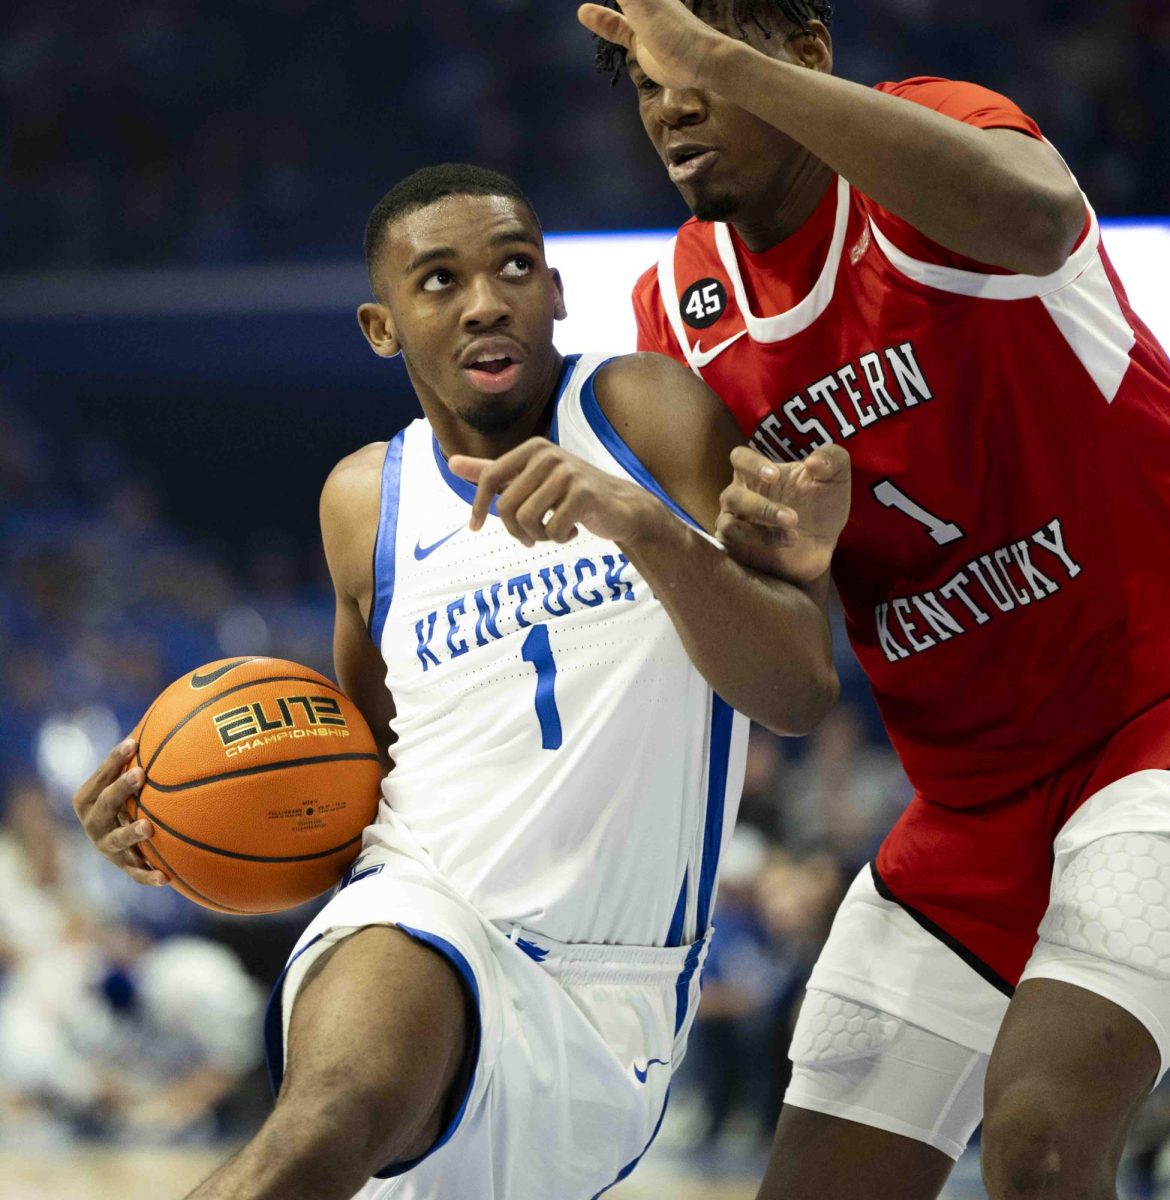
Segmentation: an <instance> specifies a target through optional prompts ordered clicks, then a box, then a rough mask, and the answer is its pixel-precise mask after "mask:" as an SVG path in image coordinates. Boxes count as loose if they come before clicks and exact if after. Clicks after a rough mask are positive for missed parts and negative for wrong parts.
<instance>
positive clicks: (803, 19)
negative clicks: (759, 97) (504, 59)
mask: <svg viewBox="0 0 1170 1200" xmlns="http://www.w3.org/2000/svg"><path fill="white" fill-rule="evenodd" d="M723 2H724V3H727V2H728V0H723ZM729 2H730V8H731V19H732V20H733V21H734V22H735V25H736V28H737V29H738V30H739V35H740V37H746V36H747V27H748V26H749V25H754V26H755V27H756V28H757V29H758V30H759V31H760V32H761V33H762V34H763V35H764V37H765V38H770V37H771V36H772V29H770V28H769V26H768V24H767V23H766V22H768V21H769V20H771V21H772V22H775V20H776V19H777V18H780V19H782V20H785V21H788V22H789V23H791V24H793V25H795V26H796V27H797V29H799V30H801V31H802V32H804V33H811V32H812V30H811V29H810V28H809V22H810V21H820V22H821V23H822V24H824V25H828V24H830V22H831V21H832V20H833V5H832V3H831V0H729ZM683 3H685V4H686V5H687V7H688V8H690V10H691V12H693V13H694V14H695V15H696V16H698V17H702V16H703V15H704V14H705V13H708V12H718V11H719V8H720V0H683ZM604 4H605V7H606V8H617V7H618V5H617V3H615V0H604ZM593 41H594V58H593V62H594V65H595V66H596V68H597V69H598V70H599V71H602V72H603V73H605V74H606V75H609V76H610V77H611V79H612V81H613V82H614V83H617V81H618V79H619V78H620V77H621V73H622V69H623V68H624V66H625V62H626V52H625V50H624V49H623V48H622V47H621V46H617V45H614V43H613V42H607V41H606V40H605V38H601V37H595V38H594V39H593Z"/></svg>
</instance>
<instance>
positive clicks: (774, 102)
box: [578, 0, 1085, 275]
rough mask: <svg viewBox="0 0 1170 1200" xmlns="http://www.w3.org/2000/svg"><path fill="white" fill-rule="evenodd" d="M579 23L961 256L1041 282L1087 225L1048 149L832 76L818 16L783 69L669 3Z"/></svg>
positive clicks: (591, 7)
mask: <svg viewBox="0 0 1170 1200" xmlns="http://www.w3.org/2000/svg"><path fill="white" fill-rule="evenodd" d="M578 16H579V18H580V20H581V23H582V24H583V25H585V26H586V27H587V28H588V29H590V30H592V32H594V33H596V34H598V35H599V36H601V37H603V38H606V39H607V40H609V41H611V42H615V43H617V44H618V45H620V46H622V47H624V48H625V49H626V51H627V52H628V53H629V54H631V55H632V56H633V57H634V58H635V59H636V61H637V66H638V70H639V71H640V72H642V73H644V74H645V75H646V76H648V77H649V79H650V80H652V81H653V82H654V83H656V84H658V85H659V87H660V88H669V89H686V88H700V89H703V90H706V91H712V92H717V93H718V94H719V95H721V96H725V97H726V98H727V99H728V100H730V101H732V102H733V103H734V104H737V105H739V107H741V108H743V109H746V110H747V111H748V112H751V113H754V114H755V115H756V116H757V117H759V118H761V120H764V121H767V122H768V124H769V125H772V126H774V127H775V128H776V129H779V130H780V131H781V132H782V133H785V134H787V135H788V136H789V137H791V138H792V139H793V140H794V141H796V142H799V143H800V144H801V145H803V146H805V147H806V148H807V149H808V150H810V151H811V152H812V153H813V154H814V155H815V156H816V157H817V158H819V159H820V160H821V161H822V162H824V163H826V164H827V165H828V166H830V167H831V168H832V169H833V170H834V171H836V172H837V173H838V174H839V175H843V176H844V177H845V178H846V179H847V180H849V182H850V183H852V184H853V185H854V186H855V187H856V188H857V189H858V190H859V191H861V192H863V193H864V194H865V195H866V196H869V197H870V198H871V199H873V200H875V201H876V202H877V203H878V204H880V205H881V206H882V207H883V208H886V209H888V210H889V211H890V212H892V213H894V214H895V215H896V216H898V217H901V218H902V220H904V221H906V222H908V223H909V224H911V225H913V226H914V227H915V228H916V229H917V230H919V231H920V232H921V233H923V234H925V235H926V236H927V237H928V238H931V239H932V240H933V241H935V242H938V243H939V244H940V245H942V246H945V247H946V248H947V249H948V250H952V251H954V252H955V253H957V254H962V255H965V256H966V257H968V258H973V259H976V260H978V261H979V262H983V263H990V264H994V265H995V266H1000V267H1005V268H1007V269H1008V270H1011V271H1016V272H1019V273H1022V274H1032V275H1047V274H1050V273H1051V272H1053V271H1055V270H1057V269H1058V268H1059V267H1060V266H1062V265H1063V263H1064V261H1065V260H1066V258H1067V257H1068V255H1069V253H1070V252H1071V251H1072V248H1073V246H1074V245H1075V244H1076V240H1077V238H1078V237H1079V235H1080V233H1081V230H1082V229H1083V228H1084V223H1085V205H1084V201H1083V199H1082V197H1081V194H1080V191H1079V189H1078V188H1077V186H1076V183H1075V181H1074V180H1073V179H1072V177H1071V176H1070V175H1069V173H1068V170H1067V168H1066V167H1065V166H1064V164H1063V163H1062V162H1061V160H1060V157H1059V156H1058V155H1057V153H1056V151H1054V150H1053V149H1052V148H1051V147H1050V146H1048V145H1046V144H1045V143H1044V142H1040V141H1037V140H1036V139H1034V138H1031V137H1029V136H1027V135H1026V134H1021V133H1017V132H1015V131H1013V130H1009V129H989V130H982V129H977V128H974V127H973V126H970V125H965V124H963V123H962V122H960V121H955V120H952V119H951V118H950V117H946V116H943V115H942V114H941V113H937V112H934V111H932V110H930V109H928V108H925V107H923V106H922V105H920V104H915V103H913V102H911V101H907V100H903V99H900V98H898V97H895V96H888V95H885V94H883V93H881V92H877V91H874V90H873V89H872V88H868V87H863V86H862V85H860V84H856V83H851V82H849V81H848V80H844V79H838V78H835V77H834V76H833V75H831V74H830V73H829V71H830V68H831V65H832V52H831V49H830V44H829V39H828V34H827V32H826V30H825V28H824V26H823V25H821V24H820V23H819V22H816V21H814V22H811V23H810V28H811V29H812V30H813V33H812V34H806V33H798V34H797V35H796V36H795V37H794V38H793V39H792V41H791V42H790V47H791V49H792V50H793V51H794V61H780V60H778V59H775V58H771V57H769V56H768V55H766V54H762V53H760V52H759V51H758V50H755V49H753V48H752V47H751V46H749V45H747V44H746V43H744V42H742V41H739V40H737V39H735V38H732V37H728V36H727V35H726V34H723V33H720V32H718V31H717V30H714V29H712V28H711V27H710V26H709V25H706V24H705V23H704V22H703V21H701V20H699V18H698V17H696V16H695V15H694V14H693V13H692V12H691V11H690V9H689V8H688V7H687V6H686V5H685V4H679V3H678V0H623V3H622V12H620V13H619V12H614V11H612V10H610V9H606V8H602V7H601V6H600V5H597V4H585V5H582V7H581V9H580V11H579V13H578ZM809 68H812V69H809Z"/></svg>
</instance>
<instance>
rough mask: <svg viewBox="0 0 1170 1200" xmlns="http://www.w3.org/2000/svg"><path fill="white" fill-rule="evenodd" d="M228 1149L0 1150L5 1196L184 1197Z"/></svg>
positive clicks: (637, 1197)
mask: <svg viewBox="0 0 1170 1200" xmlns="http://www.w3.org/2000/svg"><path fill="white" fill-rule="evenodd" d="M226 1153H227V1152H226V1151H215V1152H212V1153H208V1152H205V1151H176V1150H127V1149H116V1150H62V1151H58V1152H56V1153H54V1152H51V1151H45V1152H44V1153H42V1154H38V1155H36V1156H33V1155H23V1154H19V1153H15V1152H13V1151H0V1200H180V1198H181V1197H182V1196H184V1195H186V1193H187V1192H188V1191H189V1190H190V1189H191V1188H193V1187H194V1186H195V1185H196V1184H197V1183H198V1182H199V1181H200V1180H201V1179H204V1178H205V1177H206V1176H207V1175H209V1174H210V1173H211V1171H212V1169H213V1168H214V1167H215V1166H216V1165H217V1164H218V1163H219V1162H221V1161H222V1159H223V1158H224V1157H226ZM755 1194H756V1192H755V1187H754V1186H752V1185H750V1184H749V1183H747V1182H744V1183H738V1184H737V1183H719V1182H714V1181H711V1180H707V1179H691V1180H688V1179H685V1178H681V1177H680V1176H678V1175H677V1174H674V1173H671V1172H669V1171H666V1170H664V1169H663V1168H660V1167H655V1166H652V1165H650V1164H646V1165H645V1166H644V1168H640V1169H639V1170H638V1172H637V1174H636V1175H634V1176H633V1177H632V1178H630V1179H628V1180H627V1181H626V1182H625V1183H623V1184H621V1185H619V1186H618V1187H616V1188H614V1190H613V1191H612V1192H610V1193H609V1195H611V1196H612V1197H613V1198H614V1200H754V1197H755ZM452 1200H457V1198H454V1197H453V1198H452ZM549 1200H558V1198H557V1197H552V1196H550V1197H549Z"/></svg>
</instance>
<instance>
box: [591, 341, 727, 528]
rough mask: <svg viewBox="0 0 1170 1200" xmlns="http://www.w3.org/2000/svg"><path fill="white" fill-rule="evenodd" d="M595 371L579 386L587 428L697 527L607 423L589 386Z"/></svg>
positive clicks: (633, 474)
mask: <svg viewBox="0 0 1170 1200" xmlns="http://www.w3.org/2000/svg"><path fill="white" fill-rule="evenodd" d="M612 361H613V360H612V359H606V362H612ZM604 366H605V363H602V364H601V365H600V366H599V367H598V368H597V371H600V370H601V368H602V367H604ZM597 371H594V372H593V374H592V375H590V376H589V378H588V379H587V380H586V381H585V385H584V386H583V387H582V388H581V411H582V412H583V413H584V414H585V420H586V421H588V422H589V428H590V429H592V430H593V433H594V435H595V436H596V438H597V440H598V441H599V442H601V444H602V445H603V446H604V447H605V448H606V449H607V450H608V451H609V452H610V454H612V455H613V456H614V458H616V459H617V461H618V462H619V463H621V465H622V468H623V469H624V470H625V472H626V474H627V475H629V476H630V478H631V479H633V480H635V481H636V482H637V483H639V484H640V485H641V486H642V487H644V488H645V489H646V491H648V492H649V493H650V494H651V495H652V496H657V497H658V499H659V500H661V501H662V503H663V504H665V505H666V507H667V508H669V509H670V511H671V512H672V513H674V515H675V516H676V517H680V518H681V519H682V520H684V521H686V523H687V524H688V525H692V526H694V528H695V529H699V530H701V529H702V528H703V527H702V525H700V524H699V522H698V521H696V520H695V518H694V517H692V516H691V515H690V513H688V512H685V511H684V510H683V509H681V508H680V507H679V506H678V505H677V504H676V503H675V502H674V501H673V500H672V499H671V498H670V497H669V496H668V495H667V494H666V491H665V490H664V488H663V487H662V485H661V484H660V483H659V482H658V480H657V479H655V478H654V476H653V475H651V474H650V472H649V471H648V470H647V469H646V467H645V465H644V464H643V463H642V461H641V459H639V458H638V456H637V455H636V454H635V453H634V452H633V450H631V449H630V448H629V446H627V445H626V443H625V442H624V441H622V437H621V434H619V433H618V431H617V430H616V429H614V427H613V426H612V425H611V424H610V423H609V418H608V417H607V416H606V415H605V413H603V412H602V411H601V405H600V404H598V402H597V393H596V391H595V390H594V386H593V385H594V381H595V380H596V379H597Z"/></svg>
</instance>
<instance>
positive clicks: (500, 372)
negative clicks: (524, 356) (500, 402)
mask: <svg viewBox="0 0 1170 1200" xmlns="http://www.w3.org/2000/svg"><path fill="white" fill-rule="evenodd" d="M463 370H464V371H465V372H466V375H467V379H468V381H469V382H470V383H471V386H472V387H473V388H475V390H476V391H478V392H487V393H489V394H494V393H498V392H506V391H508V389H509V388H511V387H512V386H513V385H514V384H515V382H516V379H517V377H518V376H519V374H520V370H521V363H519V362H518V361H517V360H516V359H514V358H512V357H511V356H510V355H507V354H490V355H489V354H485V355H483V356H482V357H480V358H477V359H475V360H474V361H472V362H470V363H468V364H467V366H465V367H464V368H463Z"/></svg>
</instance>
